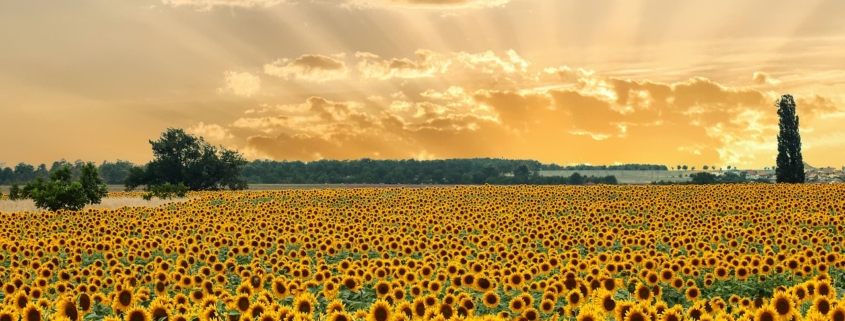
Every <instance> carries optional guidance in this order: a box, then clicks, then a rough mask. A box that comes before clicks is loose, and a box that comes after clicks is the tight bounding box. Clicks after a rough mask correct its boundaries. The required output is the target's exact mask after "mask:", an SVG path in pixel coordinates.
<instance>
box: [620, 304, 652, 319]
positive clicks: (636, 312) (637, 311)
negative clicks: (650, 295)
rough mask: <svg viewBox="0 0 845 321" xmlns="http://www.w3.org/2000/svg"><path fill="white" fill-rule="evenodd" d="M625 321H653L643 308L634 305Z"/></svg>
mask: <svg viewBox="0 0 845 321" xmlns="http://www.w3.org/2000/svg"><path fill="white" fill-rule="evenodd" d="M622 320H624V321H649V320H651V319H650V318H649V316H648V314H647V312H646V311H645V310H644V309H643V307H642V306H641V305H639V304H636V305H634V306H633V307H631V309H630V310H628V313H625V319H622Z"/></svg>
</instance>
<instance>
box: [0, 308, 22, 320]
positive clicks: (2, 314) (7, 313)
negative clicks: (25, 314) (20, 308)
mask: <svg viewBox="0 0 845 321" xmlns="http://www.w3.org/2000/svg"><path fill="white" fill-rule="evenodd" d="M17 320H18V314H17V313H16V312H15V311H13V310H12V309H8V308H3V309H2V310H0V321H17Z"/></svg>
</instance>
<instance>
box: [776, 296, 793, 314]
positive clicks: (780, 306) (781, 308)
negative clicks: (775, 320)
mask: <svg viewBox="0 0 845 321" xmlns="http://www.w3.org/2000/svg"><path fill="white" fill-rule="evenodd" d="M775 310H777V311H778V314H780V315H786V314H787V313H789V310H790V308H789V301H787V299H778V301H777V302H775Z"/></svg>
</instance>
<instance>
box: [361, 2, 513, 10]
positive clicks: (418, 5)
mask: <svg viewBox="0 0 845 321" xmlns="http://www.w3.org/2000/svg"><path fill="white" fill-rule="evenodd" d="M513 1H514V0H348V1H347V2H346V3H345V5H346V6H353V7H359V8H407V9H433V10H444V9H446V10H456V9H479V8H491V7H502V6H505V5H507V4H508V3H510V2H513Z"/></svg>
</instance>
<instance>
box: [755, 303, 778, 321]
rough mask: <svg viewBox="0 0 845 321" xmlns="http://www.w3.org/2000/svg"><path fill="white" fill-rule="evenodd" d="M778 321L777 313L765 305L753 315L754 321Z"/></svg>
mask: <svg viewBox="0 0 845 321" xmlns="http://www.w3.org/2000/svg"><path fill="white" fill-rule="evenodd" d="M775 320H778V317H777V311H775V310H774V309H773V308H772V307H771V306H769V305H767V306H764V307H762V308H760V309H758V310H757V312H756V313H754V321H775Z"/></svg>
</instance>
